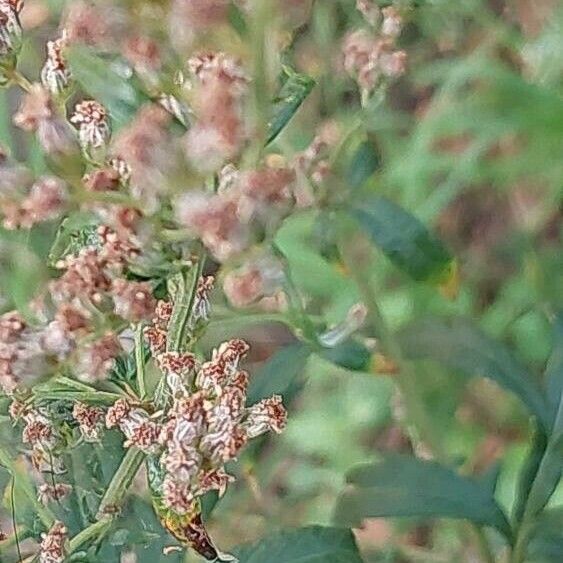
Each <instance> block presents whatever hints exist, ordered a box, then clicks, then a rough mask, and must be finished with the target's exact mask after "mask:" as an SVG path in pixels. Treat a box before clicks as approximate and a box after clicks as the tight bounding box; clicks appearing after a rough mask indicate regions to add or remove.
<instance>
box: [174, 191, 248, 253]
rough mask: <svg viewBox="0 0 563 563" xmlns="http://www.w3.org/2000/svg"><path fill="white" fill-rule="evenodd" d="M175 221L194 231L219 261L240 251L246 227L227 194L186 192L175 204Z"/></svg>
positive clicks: (244, 244) (246, 244) (246, 230)
mask: <svg viewBox="0 0 563 563" xmlns="http://www.w3.org/2000/svg"><path fill="white" fill-rule="evenodd" d="M175 210H176V215H177V218H178V221H179V223H181V224H182V225H184V226H185V227H187V228H189V229H190V230H192V231H193V232H194V234H196V235H198V236H199V237H200V238H201V240H202V241H203V243H204V244H205V245H206V246H207V248H208V249H209V250H210V251H211V252H212V254H213V255H214V256H215V258H217V259H218V260H219V261H225V260H227V259H228V258H230V257H232V256H233V255H235V254H238V253H240V252H242V251H243V250H244V249H245V248H246V247H247V246H248V244H249V242H250V230H249V227H248V225H245V224H243V223H242V222H241V221H240V219H239V218H238V217H237V210H238V205H237V203H236V202H235V201H231V200H229V199H228V198H225V197H221V196H220V195H217V196H209V195H207V194H205V193H202V192H188V193H186V194H184V195H183V196H182V197H180V198H179V199H178V200H177V201H176V204H175Z"/></svg>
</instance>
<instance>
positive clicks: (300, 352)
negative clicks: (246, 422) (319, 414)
mask: <svg viewBox="0 0 563 563" xmlns="http://www.w3.org/2000/svg"><path fill="white" fill-rule="evenodd" d="M310 354H311V350H310V348H309V347H308V346H306V345H305V344H302V343H295V344H290V345H289V346H287V347H286V348H283V349H282V350H280V351H279V352H276V353H275V354H274V355H273V356H272V357H271V358H270V359H269V360H268V361H267V362H266V363H265V364H264V365H263V366H262V368H261V369H259V370H258V372H257V373H256V374H255V375H254V376H253V378H252V380H251V383H250V387H249V389H248V404H249V405H252V404H254V403H257V402H258V401H261V400H262V399H265V398H267V397H269V396H271V395H274V394H278V395H282V396H283V397H284V399H290V398H291V396H292V395H293V394H294V392H295V389H296V387H298V386H299V383H298V380H299V378H300V376H301V375H302V374H303V372H304V371H305V365H306V363H307V359H308V358H309V356H310Z"/></svg>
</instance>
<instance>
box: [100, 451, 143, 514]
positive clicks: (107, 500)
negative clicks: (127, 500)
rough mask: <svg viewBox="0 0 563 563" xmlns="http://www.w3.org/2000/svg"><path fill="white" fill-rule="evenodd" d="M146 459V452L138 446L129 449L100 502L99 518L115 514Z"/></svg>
mask: <svg viewBox="0 0 563 563" xmlns="http://www.w3.org/2000/svg"><path fill="white" fill-rule="evenodd" d="M144 459H145V454H144V452H142V451H140V450H138V449H136V448H130V449H128V450H127V453H126V454H125V455H124V456H123V459H122V460H121V465H120V466H119V467H118V469H117V471H116V472H115V475H114V476H113V478H112V480H111V482H110V484H109V486H108V488H107V491H106V494H105V495H104V496H103V498H102V500H101V502H100V507H99V508H98V516H97V518H98V520H103V519H105V518H106V517H107V516H108V514H113V513H114V512H115V509H116V508H119V506H120V504H121V503H122V501H123V498H124V497H125V494H126V493H127V489H129V487H130V485H131V483H132V482H133V479H134V478H135V475H137V471H139V468H140V467H141V465H142V463H143V460H144Z"/></svg>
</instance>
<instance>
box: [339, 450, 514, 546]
mask: <svg viewBox="0 0 563 563" xmlns="http://www.w3.org/2000/svg"><path fill="white" fill-rule="evenodd" d="M346 481H347V483H348V487H347V488H346V489H345V490H344V492H343V493H342V494H341V495H340V498H339V499H338V501H337V505H336V512H335V521H336V522H337V523H338V524H342V525H346V526H357V525H359V524H360V523H361V521H362V520H363V519H364V518H379V517H399V516H406V517H437V518H456V519H467V520H471V521H473V522H477V523H479V524H486V525H489V526H492V527H494V528H497V529H498V530H499V531H500V532H502V533H503V534H505V535H507V536H508V535H509V534H510V527H509V524H508V522H507V520H506V517H505V516H504V514H503V512H502V511H501V510H500V508H499V507H498V505H497V504H496V502H495V500H494V497H493V487H491V484H490V483H485V482H483V481H477V480H474V479H471V478H468V477H462V476H461V475H459V474H457V473H456V472H455V471H453V470H452V469H450V468H448V467H445V466H443V465H440V464H438V463H435V462H430V461H422V460H420V459H417V458H414V457H411V456H407V455H402V454H387V455H386V456H385V457H383V459H382V460H381V461H378V462H376V463H367V464H363V465H359V466H357V467H355V468H353V469H352V470H351V471H350V472H349V473H348V475H347V478H346Z"/></svg>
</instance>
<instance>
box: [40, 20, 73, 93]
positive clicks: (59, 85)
mask: <svg viewBox="0 0 563 563" xmlns="http://www.w3.org/2000/svg"><path fill="white" fill-rule="evenodd" d="M66 45H67V36H66V32H64V31H63V33H62V35H61V37H59V38H58V39H55V40H54V41H48V42H47V59H46V60H45V64H44V65H43V68H42V69H41V83H42V84H43V86H44V87H45V88H46V89H47V90H49V92H51V93H52V94H54V95H57V94H60V93H61V92H63V91H64V90H65V89H66V88H67V87H68V85H69V82H70V79H71V74H70V69H69V68H68V66H67V62H66V60H65V58H64V56H63V49H64V48H65V47H66Z"/></svg>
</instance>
